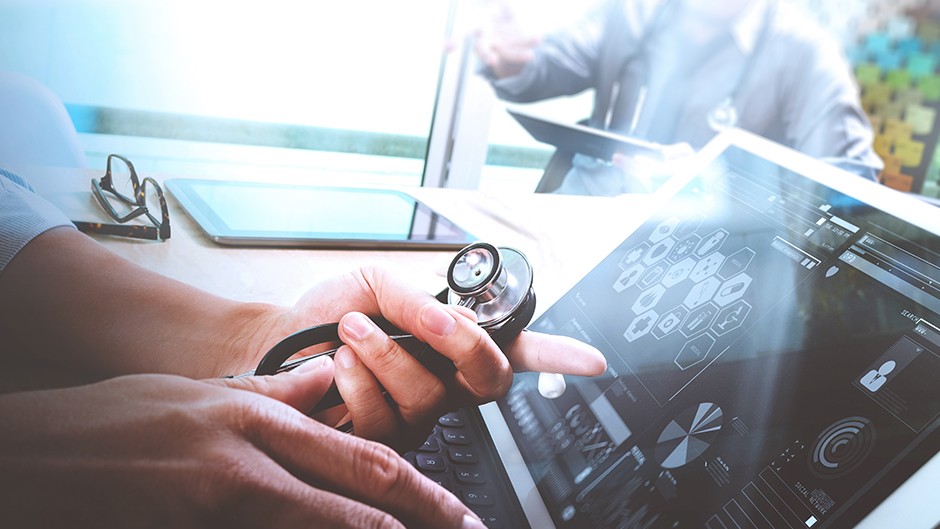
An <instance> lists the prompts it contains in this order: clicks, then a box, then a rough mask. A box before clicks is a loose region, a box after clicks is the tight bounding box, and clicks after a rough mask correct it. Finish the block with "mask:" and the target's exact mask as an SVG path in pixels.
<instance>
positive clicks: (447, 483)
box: [405, 408, 527, 529]
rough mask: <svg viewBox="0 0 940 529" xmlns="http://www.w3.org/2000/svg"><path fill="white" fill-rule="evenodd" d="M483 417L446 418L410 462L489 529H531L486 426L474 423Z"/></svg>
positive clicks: (467, 413) (470, 412) (466, 412)
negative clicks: (449, 492)
mask: <svg viewBox="0 0 940 529" xmlns="http://www.w3.org/2000/svg"><path fill="white" fill-rule="evenodd" d="M478 414H479V412H478V411H476V409H472V408H471V409H463V410H459V411H456V412H453V413H448V414H447V415H444V416H442V417H441V418H439V419H438V421H437V424H436V425H435V426H434V431H433V432H431V435H430V436H429V437H428V438H427V440H426V441H425V442H424V445H422V446H421V447H419V448H418V449H417V450H414V451H411V452H408V453H407V454H405V457H406V458H407V459H408V461H410V462H411V464H413V465H414V466H415V468H417V469H418V470H419V471H420V472H421V473H422V474H424V475H425V476H427V477H428V478H430V479H431V480H432V481H434V482H436V483H438V484H439V485H440V486H442V487H444V488H445V489H447V490H449V491H451V492H452V493H454V495H455V496H457V497H458V498H460V500H461V501H463V503H464V504H465V505H466V506H468V507H470V509H472V510H473V511H474V512H475V513H477V515H478V516H480V519H481V520H483V523H484V524H485V525H486V526H487V527H488V528H489V529H503V528H516V527H527V524H526V523H525V521H524V518H523V517H522V516H521V506H520V505H519V503H518V501H517V499H516V495H515V494H514V493H512V491H510V490H509V487H508V478H507V477H506V474H505V471H504V470H503V469H502V467H501V466H499V465H498V463H497V462H498V458H497V457H496V454H495V449H494V448H493V447H492V445H491V444H490V443H489V442H488V439H487V438H486V437H485V435H484V432H483V431H482V429H481V427H480V424H481V423H482V421H478V420H475V419H476V418H475V417H474V415H478Z"/></svg>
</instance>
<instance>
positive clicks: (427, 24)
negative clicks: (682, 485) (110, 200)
mask: <svg viewBox="0 0 940 529" xmlns="http://www.w3.org/2000/svg"><path fill="white" fill-rule="evenodd" d="M449 10H450V3H449V2H441V1H440V0H407V1H406V2H385V1H381V0H353V1H347V2H300V1H290V0H265V1H263V2H262V1H257V2H221V1H210V0H196V1H193V0H187V1H181V0H132V1H101V0H97V1H72V2H65V1H62V2H3V3H0V50H3V51H2V52H0V69H4V70H14V71H19V72H22V73H25V74H27V75H30V76H31V77H34V78H36V79H38V80H39V81H41V82H43V83H45V84H46V85H47V86H49V87H50V88H51V89H52V90H53V91H54V92H55V93H56V94H57V95H58V96H59V97H60V98H61V99H62V100H63V101H64V102H65V103H66V106H67V109H68V110H69V113H70V114H71V115H72V118H73V121H74V122H75V124H76V127H77V128H78V130H79V132H80V133H81V134H82V139H83V142H84V144H85V146H86V149H87V150H88V151H89V152H88V154H89V157H90V163H91V164H92V165H94V166H98V165H101V166H103V155H104V154H106V153H107V152H111V151H114V150H121V151H123V152H124V153H125V154H128V155H129V156H134V161H135V164H137V166H138V168H139V169H142V170H148V169H156V170H165V171H167V172H180V171H183V172H189V173H200V172H212V171H219V170H231V171H236V172H237V171H255V172H257V171H258V170H259V169H264V170H265V171H273V172H292V171H295V172H296V171H307V172H309V173H310V174H311V175H312V177H315V176H316V175H317V174H320V173H323V176H324V178H333V179H335V178H340V179H343V181H344V183H349V180H348V179H349V178H353V179H354V180H355V179H359V180H361V179H363V178H365V179H366V180H369V179H371V180H374V181H376V182H392V183H399V182H400V183H409V184H419V183H420V179H421V174H422V171H423V162H424V157H425V154H426V150H427V142H428V136H429V133H430V128H431V118H432V114H433V111H434V104H435V100H436V90H437V85H438V76H439V72H440V64H441V56H442V50H443V43H444V39H445V35H446V30H447V22H448V15H449ZM99 157H100V158H101V160H98V158H99ZM233 162H234V163H233ZM338 172H339V174H337V173H338ZM366 173H368V174H366ZM331 175H332V176H331Z"/></svg>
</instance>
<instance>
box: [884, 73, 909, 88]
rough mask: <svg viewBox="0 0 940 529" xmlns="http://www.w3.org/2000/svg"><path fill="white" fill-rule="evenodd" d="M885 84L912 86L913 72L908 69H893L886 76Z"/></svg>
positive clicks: (897, 86) (893, 86)
mask: <svg viewBox="0 0 940 529" xmlns="http://www.w3.org/2000/svg"><path fill="white" fill-rule="evenodd" d="M885 84H887V85H888V86H890V87H891V88H894V89H895V90H897V89H899V88H907V87H909V86H911V73H910V72H908V71H907V70H892V71H890V72H888V74H887V75H886V76H885Z"/></svg>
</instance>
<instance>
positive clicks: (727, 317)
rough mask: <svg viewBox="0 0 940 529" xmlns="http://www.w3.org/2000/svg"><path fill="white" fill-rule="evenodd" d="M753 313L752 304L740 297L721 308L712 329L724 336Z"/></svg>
mask: <svg viewBox="0 0 940 529" xmlns="http://www.w3.org/2000/svg"><path fill="white" fill-rule="evenodd" d="M750 313H751V306H750V305H749V304H748V302H747V301H744V300H743V299H739V300H738V301H735V302H734V303H732V304H731V305H728V306H727V307H725V308H723V309H721V312H719V313H718V317H717V318H715V323H714V324H713V325H712V331H713V332H714V333H715V334H717V335H718V336H724V335H725V334H728V333H729V332H731V331H733V330H735V329H737V328H738V327H740V326H741V325H742V324H743V323H744V318H747V315H748V314H750ZM654 332H655V330H654Z"/></svg>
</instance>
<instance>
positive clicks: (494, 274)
mask: <svg viewBox="0 0 940 529" xmlns="http://www.w3.org/2000/svg"><path fill="white" fill-rule="evenodd" d="M532 277H533V274H532V266H531V265H530V264H529V261H528V259H526V257H525V255H523V253H522V252H520V251H519V250H516V249H514V248H506V247H500V248H497V247H496V246H493V245H492V244H489V243H485V242H476V243H473V244H471V245H469V246H466V247H465V248H463V249H462V250H460V251H459V252H458V253H457V254H456V256H455V257H454V258H453V260H452V261H451V263H450V266H449V267H448V270H447V285H448V288H447V289H445V290H443V291H441V292H440V293H438V294H437V296H436V298H437V300H438V301H440V302H442V303H449V304H452V305H459V306H463V307H466V308H468V309H471V310H473V311H474V312H475V313H476V316H477V323H478V324H479V325H480V327H482V328H483V329H485V330H486V331H487V332H488V333H489V334H490V337H491V338H492V339H493V341H494V342H496V344H497V345H499V346H500V347H503V346H504V345H507V344H508V343H509V342H511V341H512V340H513V339H515V337H516V336H518V334H519V333H520V332H522V331H523V329H524V328H525V326H526V325H528V324H529V322H530V321H531V320H532V316H533V315H534V314H535V291H534V290H533V289H532ZM373 321H374V322H375V323H376V325H377V326H378V327H379V328H380V329H382V330H383V331H384V332H385V333H386V334H388V335H389V337H390V338H391V339H393V340H395V341H396V342H397V343H398V344H399V345H401V346H402V347H403V348H404V349H405V350H407V351H408V352H409V353H411V354H412V355H413V356H414V357H415V358H417V359H418V361H419V362H421V363H422V364H423V365H424V366H425V367H426V368H428V370H430V371H431V372H432V373H434V374H435V375H438V376H441V375H444V374H446V373H448V372H452V371H453V370H454V365H453V363H452V362H451V361H450V360H449V359H447V358H446V357H444V356H443V355H441V354H440V353H438V352H437V351H434V350H433V349H431V348H430V347H429V346H428V345H427V344H424V343H423V342H420V341H418V340H417V339H416V338H415V337H414V336H413V335H411V334H407V333H405V332H403V331H402V330H400V329H397V328H395V327H394V326H393V325H392V324H391V323H389V322H388V321H387V320H385V319H384V318H378V317H375V318H373ZM335 342H340V339H339V324H338V323H327V324H323V325H316V326H313V327H309V328H307V329H303V330H301V331H298V332H295V333H294V334H291V335H290V336H288V337H286V338H284V339H283V340H281V341H280V342H278V343H277V344H276V345H275V346H274V347H272V348H271V349H270V350H268V352H267V353H266V354H265V355H264V357H263V358H262V359H261V362H260V363H259V364H258V367H257V368H255V370H254V371H250V372H248V373H245V374H244V375H239V376H251V375H258V376H260V375H274V374H276V373H280V372H283V371H289V370H291V369H294V368H295V367H297V366H299V365H301V364H302V363H304V362H307V361H309V360H312V359H314V358H317V357H320V356H324V355H327V356H333V355H334V354H335V353H336V349H330V350H328V351H323V352H319V353H316V354H313V355H310V356H306V357H303V358H299V359H296V360H292V361H288V359H290V358H291V357H292V356H294V355H296V354H297V353H299V352H301V351H302V350H304V349H306V348H308V347H313V346H316V345H322V344H328V343H335ZM342 403H343V399H342V396H340V394H339V391H338V390H337V389H336V386H335V385H334V386H332V387H331V388H330V389H329V390H328V391H327V393H326V395H325V396H324V397H323V398H322V399H321V400H320V401H319V402H318V403H317V405H316V407H315V408H314V409H313V410H312V411H311V412H310V413H311V414H314V413H318V412H320V411H323V410H326V409H329V408H332V407H334V406H337V405H339V404H342Z"/></svg>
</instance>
